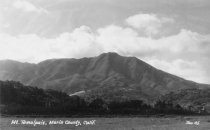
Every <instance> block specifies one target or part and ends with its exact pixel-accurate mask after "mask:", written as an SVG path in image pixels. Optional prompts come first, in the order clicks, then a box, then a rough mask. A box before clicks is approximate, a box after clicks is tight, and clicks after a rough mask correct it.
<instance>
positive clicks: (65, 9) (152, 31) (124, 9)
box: [0, 0, 210, 83]
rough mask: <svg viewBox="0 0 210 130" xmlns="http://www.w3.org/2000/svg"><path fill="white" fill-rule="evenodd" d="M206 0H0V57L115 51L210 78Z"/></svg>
mask: <svg viewBox="0 0 210 130" xmlns="http://www.w3.org/2000/svg"><path fill="white" fill-rule="evenodd" d="M209 14H210V1H209V0H0V60H3V59H13V60H18V61H22V62H33V63H37V62H40V61H42V60H45V59H49V58H81V57H89V56H96V55H99V54H101V53H103V52H110V51H111V52H117V53H119V54H121V55H124V56H136V57H138V58H139V59H142V60H143V61H145V62H147V63H149V64H151V65H153V66H155V67H157V68H159V69H161V70H164V71H167V72H170V73H172V74H176V75H178V76H181V77H184V78H186V79H189V80H193V81H196V82H200V83H210V78H209V77H210V65H209V64H210V15H209Z"/></svg>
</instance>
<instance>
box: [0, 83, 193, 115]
mask: <svg viewBox="0 0 210 130" xmlns="http://www.w3.org/2000/svg"><path fill="white" fill-rule="evenodd" d="M0 113H1V114H7V115H49V116H53V115H63V116H73V115H78V116H84V115H155V114H194V112H192V111H190V110H188V109H185V108H182V107H181V106H180V105H179V104H173V103H171V102H165V101H160V100H159V101H157V102H156V103H155V104H154V105H149V104H146V103H144V102H143V101H141V100H126V101H110V102H106V101H104V100H103V99H101V98H96V99H93V100H92V101H86V100H85V99H83V98H81V97H79V96H69V95H67V94H66V93H63V92H58V91H54V90H43V89H40V88H37V87H31V86H25V85H23V84H21V83H19V82H15V81H0Z"/></svg>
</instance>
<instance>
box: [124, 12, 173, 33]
mask: <svg viewBox="0 0 210 130" xmlns="http://www.w3.org/2000/svg"><path fill="white" fill-rule="evenodd" d="M173 22H174V20H173V19H172V18H166V17H161V18H159V17H158V16H157V15H155V14H142V13H140V14H136V15H133V16H130V17H128V18H127V19H126V23H127V24H128V25H130V26H132V27H134V28H136V29H140V30H142V29H143V31H144V32H145V33H146V34H147V35H148V36H151V35H155V34H157V33H159V29H160V28H161V27H162V25H163V24H166V23H173Z"/></svg>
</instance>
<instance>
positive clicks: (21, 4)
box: [13, 0, 48, 14]
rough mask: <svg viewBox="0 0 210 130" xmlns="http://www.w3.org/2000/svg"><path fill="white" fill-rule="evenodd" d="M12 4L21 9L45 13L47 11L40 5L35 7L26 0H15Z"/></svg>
mask: <svg viewBox="0 0 210 130" xmlns="http://www.w3.org/2000/svg"><path fill="white" fill-rule="evenodd" d="M13 6H14V7H15V8H17V9H21V10H23V11H26V12H36V13H40V14H42V13H45V14H47V13H48V11H47V10H46V9H43V8H41V7H37V6H35V5H33V4H32V3H30V2H28V1H26V0H17V1H15V2H14V3H13Z"/></svg>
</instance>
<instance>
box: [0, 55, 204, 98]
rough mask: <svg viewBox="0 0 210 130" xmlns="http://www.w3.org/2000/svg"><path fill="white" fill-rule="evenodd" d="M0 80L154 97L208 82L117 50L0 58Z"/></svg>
mask: <svg viewBox="0 0 210 130" xmlns="http://www.w3.org/2000/svg"><path fill="white" fill-rule="evenodd" d="M0 80H16V81H20V82H22V83H24V84H28V85H34V86H38V87H41V88H51V89H55V90H59V91H63V92H66V93H68V94H69V95H71V94H74V93H77V92H80V91H84V92H85V94H83V95H84V96H85V97H86V98H96V97H97V96H100V97H102V98H104V99H106V100H126V99H141V100H144V101H146V102H152V101H154V100H156V98H157V97H159V96H160V95H164V94H166V93H169V92H176V91H179V90H182V89H192V88H193V89H195V88H198V89H203V88H206V87H207V86H208V85H203V84H198V83H195V82H192V81H187V80H184V79H182V78H180V77H177V76H174V75H171V74H169V73H166V72H163V71H161V70H158V69H156V68H154V67H152V66H150V65H149V64H147V63H145V62H143V61H141V60H139V59H137V58H135V57H123V56H120V55H118V54H116V53H104V54H101V55H99V56H98V57H92V58H82V59H51V60H46V61H43V62H40V63H38V64H29V63H20V62H16V61H8V60H7V61H0Z"/></svg>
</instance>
